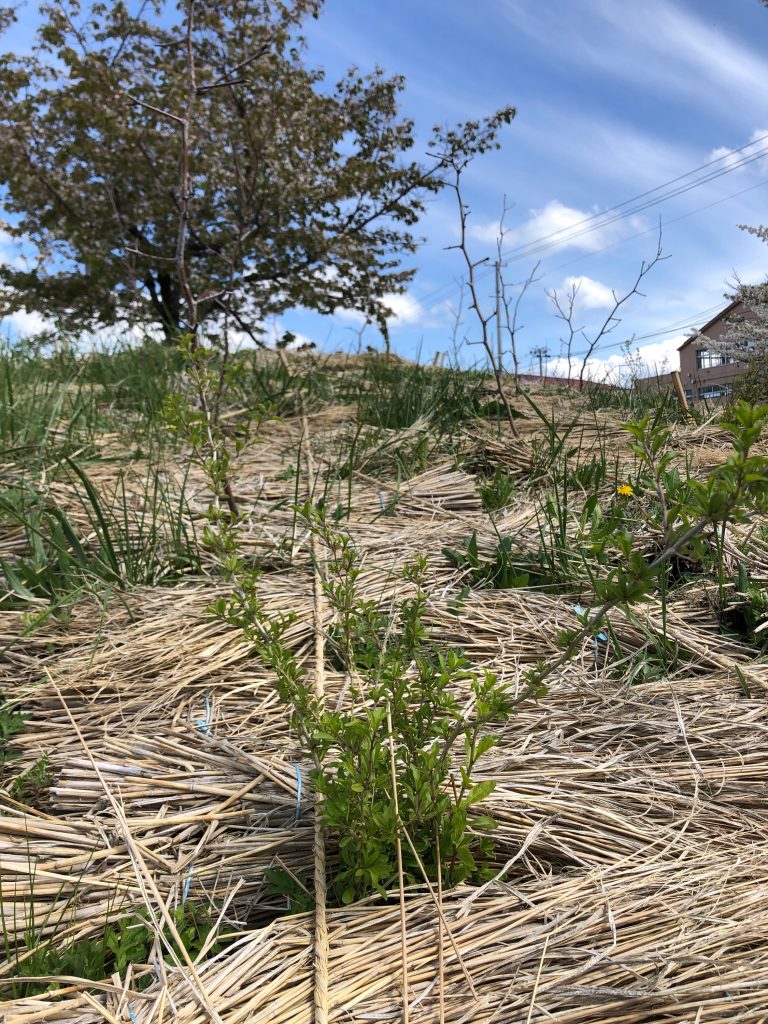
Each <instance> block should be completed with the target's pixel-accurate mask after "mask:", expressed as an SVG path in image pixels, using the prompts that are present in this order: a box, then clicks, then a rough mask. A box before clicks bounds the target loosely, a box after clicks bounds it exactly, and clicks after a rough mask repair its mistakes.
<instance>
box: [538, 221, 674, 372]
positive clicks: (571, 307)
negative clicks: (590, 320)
mask: <svg viewBox="0 0 768 1024" xmlns="http://www.w3.org/2000/svg"><path fill="white" fill-rule="evenodd" d="M665 259H668V257H667V256H665V255H664V253H663V251H662V247H661V226H659V236H658V241H657V244H656V253H655V254H654V256H653V257H652V258H651V259H650V260H647V261H646V260H643V262H642V263H641V264H640V270H639V271H638V274H637V277H636V278H635V281H634V284H633V285H632V287H631V288H630V289H629V290H628V291H626V292H624V294H623V295H619V294H617V292H616V291H611V295H612V296H613V303H612V305H611V307H610V310H609V312H608V314H607V315H606V316H605V318H604V319H603V320H602V322H601V323H600V324H599V325H598V327H597V329H596V330H595V331H594V332H593V333H592V334H591V335H590V334H588V333H587V331H586V330H585V329H584V327H577V326H576V324H575V316H576V299H577V297H578V295H579V291H580V288H581V284H580V282H574V284H572V285H571V288H570V289H569V291H568V293H567V295H566V296H565V298H561V296H560V295H558V293H557V290H553V291H551V292H548V293H547V294H548V296H549V298H550V300H551V302H552V304H553V306H554V307H555V310H556V312H557V316H558V317H559V318H560V319H561V320H562V321H563V322H564V323H565V325H566V327H567V329H568V333H567V337H566V338H561V341H562V342H563V344H564V345H565V348H566V358H567V360H568V377H569V378H570V376H571V366H572V358H573V344H574V341H575V340H576V338H579V339H581V340H583V341H584V342H586V346H587V347H586V349H585V351H584V352H583V353H581V355H582V361H581V368H580V370H579V387H583V386H584V375H585V373H586V371H587V363H588V362H589V360H590V359H591V358H592V354H593V352H594V351H595V349H596V348H597V346H598V345H599V344H600V342H601V341H603V340H604V339H605V338H606V337H608V335H610V334H612V333H613V332H614V331H615V330H616V328H617V327H618V326H619V324H620V323H621V317H620V316H618V313H619V310H620V309H621V307H622V306H623V305H624V304H625V303H626V302H627V301H628V300H629V299H630V298H631V297H632V296H633V295H643V294H644V293H643V292H641V291H640V285H641V284H642V282H643V280H644V278H645V277H647V276H648V274H649V273H650V272H651V270H653V268H654V267H655V266H656V264H657V263H659V262H660V261H661V260H665Z"/></svg>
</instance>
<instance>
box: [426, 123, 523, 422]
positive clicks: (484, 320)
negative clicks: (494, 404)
mask: <svg viewBox="0 0 768 1024" xmlns="http://www.w3.org/2000/svg"><path fill="white" fill-rule="evenodd" d="M514 116H515V110H514V108H513V107H504V108H503V109H502V110H499V111H497V112H496V113H495V114H493V115H492V116H491V117H487V118H484V119H483V120H482V121H467V122H466V123H465V124H463V125H460V126H459V127H458V128H456V129H452V130H448V131H439V130H438V131H436V133H435V145H436V146H437V147H438V149H437V152H436V153H435V154H433V155H434V156H435V157H436V158H437V159H438V161H439V164H440V166H441V168H443V169H444V171H445V172H446V174H445V177H444V178H443V179H442V181H443V184H444V185H445V186H446V187H447V188H450V189H451V190H452V191H453V192H454V194H455V196H456V205H457V208H458V214H459V241H458V242H457V243H456V244H455V245H449V246H448V247H447V248H448V249H457V250H458V251H459V252H460V253H461V255H462V256H463V258H464V263H465V265H466V271H467V275H466V287H467V291H468V293H469V298H470V303H469V308H470V309H472V310H474V312H475V315H476V317H477V321H478V323H479V325H480V342H479V344H481V345H482V346H483V348H484V349H485V353H486V355H487V357H488V362H489V364H490V366H491V370H492V372H493V376H494V380H495V381H496V390H497V392H498V395H499V399H500V401H501V404H502V405H503V407H504V410H505V412H506V416H507V422H508V423H509V427H510V430H511V431H512V433H513V435H514V436H515V437H518V436H519V434H518V430H517V425H516V424H515V418H516V414H515V412H514V411H513V409H512V406H511V405H510V402H509V398H508V397H507V394H506V391H505V390H504V383H503V381H502V367H501V365H500V364H499V359H498V355H497V352H496V351H494V345H493V342H492V340H491V333H490V325H491V323H492V321H493V320H494V318H495V317H496V316H497V315H498V314H497V310H496V309H494V310H493V311H492V312H490V313H486V312H485V311H484V309H483V305H482V303H481V301H480V297H479V295H478V290H477V269H478V267H481V266H483V265H484V264H486V263H487V262H488V257H487V256H486V257H484V258H483V259H481V260H475V259H473V258H472V256H471V254H470V252H469V245H468V242H467V222H468V219H469V214H470V210H469V207H468V206H467V204H466V202H465V201H464V196H463V193H462V174H463V172H464V171H465V170H466V168H467V166H468V165H469V163H470V162H471V161H472V160H473V159H474V157H476V156H479V155H481V154H482V153H486V152H488V151H489V150H492V149H498V148H499V143H498V141H497V137H498V133H499V131H500V130H501V128H502V126H503V125H505V124H509V123H510V121H511V120H512V118H513V117H514Z"/></svg>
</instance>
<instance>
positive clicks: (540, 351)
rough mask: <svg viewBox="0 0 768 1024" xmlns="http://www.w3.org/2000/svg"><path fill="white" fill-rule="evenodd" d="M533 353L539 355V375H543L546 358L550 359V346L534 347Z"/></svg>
mask: <svg viewBox="0 0 768 1024" xmlns="http://www.w3.org/2000/svg"><path fill="white" fill-rule="evenodd" d="M531 355H532V356H538V357H539V377H543V376H544V367H543V363H544V360H545V359H549V349H548V348H533V349H531Z"/></svg>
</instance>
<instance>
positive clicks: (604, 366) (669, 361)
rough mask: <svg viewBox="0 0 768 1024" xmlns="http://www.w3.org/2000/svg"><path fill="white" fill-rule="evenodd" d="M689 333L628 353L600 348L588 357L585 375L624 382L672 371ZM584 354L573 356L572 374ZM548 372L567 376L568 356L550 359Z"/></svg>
mask: <svg viewBox="0 0 768 1024" xmlns="http://www.w3.org/2000/svg"><path fill="white" fill-rule="evenodd" d="M687 337H688V335H687V334H676V335H674V336H672V337H669V338H664V339H663V340H662V341H657V342H653V343H652V344H650V345H639V346H637V347H635V346H632V349H631V354H630V355H629V356H627V353H626V351H625V350H623V349H622V350H620V351H618V352H616V351H614V352H611V353H610V354H608V355H606V356H601V355H600V351H599V349H598V351H597V354H596V355H595V356H593V357H592V358H591V359H588V360H587V364H586V368H585V373H584V376H585V377H586V378H587V380H594V381H605V382H607V383H611V384H623V383H627V382H628V381H629V380H631V379H632V378H633V377H636V376H640V377H654V376H656V375H657V374H663V373H669V372H670V370H676V369H678V368H679V366H680V359H679V356H678V352H677V350H678V348H679V346H680V345H682V343H683V342H684V341H685V340H686V338H687ZM582 358H583V356H579V357H572V358H571V367H570V375H571V377H578V376H579V373H580V372H581V361H582ZM547 373H548V374H550V375H551V376H553V377H567V376H568V360H567V359H566V358H565V357H564V356H559V357H558V358H557V359H551V360H550V361H549V362H548V363H547Z"/></svg>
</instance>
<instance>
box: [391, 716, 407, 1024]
mask: <svg viewBox="0 0 768 1024" xmlns="http://www.w3.org/2000/svg"><path fill="white" fill-rule="evenodd" d="M387 729H388V731H389V769H390V774H391V777H392V800H393V801H394V805H395V822H396V823H397V836H396V839H395V847H396V850H397V880H398V885H399V887H400V949H401V954H402V962H403V1024H408V1021H409V1019H410V1011H409V1005H408V1000H409V996H408V936H407V934H406V928H405V885H404V882H403V844H402V842H401V841H400V829H401V824H400V808H399V806H398V800H397V771H396V770H395V738H394V736H393V735H392V709H391V707H390V705H389V701H387Z"/></svg>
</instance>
